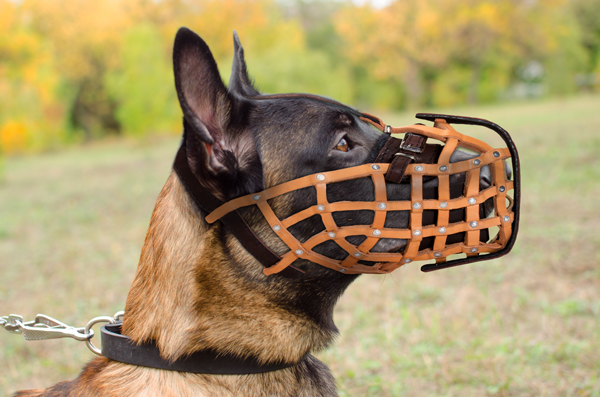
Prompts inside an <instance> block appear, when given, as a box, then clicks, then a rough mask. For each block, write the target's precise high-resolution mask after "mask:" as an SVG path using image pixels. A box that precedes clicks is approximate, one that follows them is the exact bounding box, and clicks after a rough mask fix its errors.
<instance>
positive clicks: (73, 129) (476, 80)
mask: <svg viewBox="0 0 600 397" xmlns="http://www.w3.org/2000/svg"><path fill="white" fill-rule="evenodd" d="M599 4H600V3H599V2H598V0H535V1H531V0H465V1H463V2H456V1H453V0H396V1H393V2H391V3H388V5H387V6H385V7H382V8H376V7H373V6H371V5H369V4H366V5H362V6H358V5H356V2H351V1H349V0H128V1H122V0H102V1H92V0H53V1H49V0H18V1H17V0H0V97H1V98H2V106H0V153H19V152H26V151H32V150H33V151H36V150H44V149H48V148H51V147H55V146H58V145H61V144H65V143H67V142H79V141H84V140H90V139H94V138H96V137H100V136H104V135H107V134H111V133H112V134H121V133H124V134H128V135H133V136H143V135H144V134H146V133H149V132H157V131H164V130H174V131H179V129H180V128H179V127H176V124H179V123H180V116H179V111H178V110H177V101H176V100H175V96H174V95H175V94H174V90H173V82H172V76H171V75H172V73H171V66H170V63H171V61H170V57H171V51H172V42H173V37H174V35H175V32H176V31H177V29H178V28H179V27H180V26H182V25H185V26H189V27H190V28H192V29H194V30H195V31H197V32H198V33H199V34H200V35H201V36H202V37H203V38H204V39H205V40H206V41H207V42H208V43H209V45H210V47H211V49H212V51H213V53H214V55H215V58H216V59H217V61H218V63H219V64H220V65H221V68H220V69H221V72H222V74H223V77H224V80H225V81H227V80H228V77H229V73H230V72H229V70H230V69H229V65H230V64H231V58H232V48H233V45H232V31H233V30H234V29H235V30H237V31H238V33H239V35H240V38H241V40H242V43H243V44H244V48H245V49H246V54H247V61H248V64H249V69H250V74H251V75H253V76H254V77H255V78H256V80H257V82H258V86H259V87H260V88H262V90H264V91H266V92H284V91H304V92H313V93H317V94H321V95H326V96H330V97H333V98H335V99H338V100H341V101H343V102H349V103H351V104H354V105H360V106H362V107H379V108H395V109H398V108H402V107H407V106H409V107H414V106H450V105H456V104H461V103H467V102H471V103H475V102H485V101H492V100H497V99H498V98H500V97H510V96H511V95H512V96H527V95H540V94H541V93H543V92H544V90H546V92H547V93H550V94H553V95H555V94H569V93H572V92H576V90H578V89H581V87H590V86H591V84H593V82H594V81H596V82H597V81H598V77H596V80H594V79H593V77H594V73H596V76H598V75H600V22H598V21H600V5H599ZM532 71H536V73H534V74H535V76H534V75H533V74H532ZM576 78H577V82H579V84H580V87H578V86H577V85H576ZM590 82H592V83H590ZM596 84H597V83H596ZM523 87H525V89H521V88H523ZM517 88H518V89H517ZM523 93H525V94H523Z"/></svg>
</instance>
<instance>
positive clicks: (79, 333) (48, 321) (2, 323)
mask: <svg viewBox="0 0 600 397" xmlns="http://www.w3.org/2000/svg"><path fill="white" fill-rule="evenodd" d="M124 315H125V312H123V311H119V312H117V313H115V315H114V316H112V317H110V316H101V317H96V318H93V319H91V320H90V321H89V322H88V323H87V325H86V326H85V327H81V328H75V327H71V326H70V325H67V324H65V323H62V322H60V321H58V320H56V319H54V318H52V317H49V316H46V315H45V314H38V315H37V316H35V320H33V321H27V322H24V321H23V317H22V316H19V315H18V314H11V315H9V316H3V317H0V327H2V328H4V329H5V330H6V331H8V332H10V333H13V334H20V335H23V337H24V338H25V340H46V339H57V338H73V339H75V340H78V341H85V343H86V345H87V346H88V348H89V349H90V350H91V351H92V352H94V353H96V354H99V355H102V351H101V350H100V349H98V348H97V347H96V346H94V345H93V344H92V342H91V339H92V338H93V337H94V330H92V326H93V325H94V324H97V323H100V322H108V323H111V324H114V323H116V322H120V321H123V316H124Z"/></svg>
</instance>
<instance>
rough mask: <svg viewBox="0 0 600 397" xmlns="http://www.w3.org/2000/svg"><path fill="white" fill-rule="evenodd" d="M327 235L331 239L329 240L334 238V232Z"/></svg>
mask: <svg viewBox="0 0 600 397" xmlns="http://www.w3.org/2000/svg"><path fill="white" fill-rule="evenodd" d="M327 235H328V236H329V237H331V238H334V237H335V233H334V232H329V233H327Z"/></svg>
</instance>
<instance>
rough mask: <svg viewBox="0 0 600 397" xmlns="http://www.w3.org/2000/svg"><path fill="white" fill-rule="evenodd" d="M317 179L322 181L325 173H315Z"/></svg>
mask: <svg viewBox="0 0 600 397" xmlns="http://www.w3.org/2000/svg"><path fill="white" fill-rule="evenodd" d="M317 179H318V180H320V181H324V180H325V175H323V174H317Z"/></svg>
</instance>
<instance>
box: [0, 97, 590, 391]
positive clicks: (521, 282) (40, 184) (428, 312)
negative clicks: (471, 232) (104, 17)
mask: <svg viewBox="0 0 600 397" xmlns="http://www.w3.org/2000/svg"><path fill="white" fill-rule="evenodd" d="M446 112H447V113H456V114H462V115H469V116H474V117H483V118H487V119H490V120H492V121H495V122H497V123H498V124H500V125H502V126H503V127H505V128H506V129H507V130H508V131H509V132H510V133H511V134H512V136H513V138H514V140H515V142H516V143H517V145H518V147H519V149H520V155H521V161H522V167H523V168H522V181H523V201H522V224H521V230H520V235H519V239H518V241H517V245H516V247H515V248H514V250H513V253H512V254H511V255H509V256H507V257H504V258H502V259H499V260H495V261H493V262H483V263H478V264H473V265H467V266H462V267H458V268H454V269H449V270H443V271H440V272H434V273H428V274H425V273H421V272H420V270H419V268H418V266H413V267H410V266H408V267H404V268H401V269H400V270H398V271H396V272H395V273H394V274H392V275H389V276H385V277H383V276H363V277H361V278H359V280H358V281H357V282H356V283H355V284H353V285H352V286H351V287H350V289H349V290H348V291H347V292H346V294H345V295H344V296H343V297H342V300H341V302H340V303H339V305H338V307H337V309H336V312H335V319H336V323H337V325H338V327H339V329H340V331H341V336H340V338H339V339H338V341H337V343H336V344H335V345H334V346H333V347H332V348H330V349H329V350H327V351H325V352H322V353H320V354H319V356H320V357H321V359H322V360H323V361H325V362H326V363H327V364H328V365H329V366H330V367H331V369H332V370H333V372H334V374H335V375H336V377H337V379H338V383H339V390H340V394H341V395H342V396H485V395H498V396H600V130H599V128H600V127H599V126H600V96H584V97H578V98H571V99H563V100H553V101H545V102H539V103H522V104H512V105H500V106H492V107H479V108H461V109H452V110H447V111H446ZM386 120H388V122H390V120H391V122H393V123H394V124H395V125H404V124H409V123H412V122H414V119H413V117H412V115H408V114H401V115H389V117H387V119H386ZM177 146H178V139H176V138H173V139H162V140H157V141H155V142H151V143H148V142H147V143H145V144H137V143H131V142H126V141H118V142H111V143H102V144H96V145H93V146H88V147H83V148H77V149H72V150H67V151H63V152H60V153H51V154H46V155H42V156H36V157H25V158H13V159H7V160H6V161H5V166H4V167H5V169H4V171H5V175H4V179H3V180H2V182H0V302H1V304H0V315H7V314H9V313H17V314H21V315H23V316H24V317H25V318H26V319H33V318H34V316H35V315H36V314H37V313H38V312H39V313H44V314H47V315H50V316H52V317H56V318H58V319H60V320H63V321H64V322H67V323H68V324H72V325H76V326H84V325H85V324H86V323H87V321H88V320H89V319H91V318H92V317H95V316H99V315H112V314H113V313H115V312H116V311H118V310H121V309H122V308H123V306H124V302H125V298H126V296H127V291H128V289H129V285H130V283H131V281H132V279H133V275H134V272H135V269H136V266H137V260H138V257H139V251H140V249H141V246H142V242H143V239H144V236H145V231H146V228H147V226H148V222H149V219H150V214H151V211H152V208H153V206H154V201H155V199H156V197H157V194H158V193H159V191H160V189H161V187H162V184H163V183H164V181H165V180H166V178H167V176H168V174H169V171H170V165H171V163H172V159H173V157H174V154H175V151H176V149H177ZM165 320H166V319H165ZM0 346H1V352H2V353H1V354H0V395H1V394H3V393H4V394H10V393H12V392H14V391H15V390H18V389H20V388H30V387H43V386H48V385H50V384H52V383H53V382H57V381H59V380H65V379H71V378H73V377H75V376H76V375H77V373H78V371H79V369H80V368H81V367H82V365H84V363H85V362H86V361H88V360H89V359H90V358H92V353H90V351H89V350H88V349H87V348H86V347H85V345H84V344H83V343H80V342H76V341H74V340H70V339H69V340H66V339H63V340H52V341H47V342H24V341H23V340H22V338H21V337H20V336H18V335H11V334H9V333H7V332H4V331H2V330H0Z"/></svg>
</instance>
